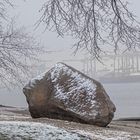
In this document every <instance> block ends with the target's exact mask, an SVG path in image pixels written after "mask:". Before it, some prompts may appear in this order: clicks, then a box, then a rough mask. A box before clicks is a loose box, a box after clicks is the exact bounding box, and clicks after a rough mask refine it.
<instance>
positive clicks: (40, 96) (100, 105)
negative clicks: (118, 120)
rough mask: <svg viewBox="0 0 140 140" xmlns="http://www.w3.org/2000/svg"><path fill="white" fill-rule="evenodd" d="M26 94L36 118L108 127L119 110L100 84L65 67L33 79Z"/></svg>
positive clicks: (64, 65) (59, 67)
mask: <svg viewBox="0 0 140 140" xmlns="http://www.w3.org/2000/svg"><path fill="white" fill-rule="evenodd" d="M23 92H24V94H25V96H26V99H27V102H28V104H29V111H30V114H31V116H32V117H33V118H39V117H48V118H53V119H62V120H69V121H76V122H80V123H88V124H93V125H98V126H107V125H108V124H109V123H110V122H111V120H112V118H113V116H114V112H115V110H116V108H115V106H114V104H113V103H112V101H111V100H110V98H109V96H108V95H107V93H106V92H105V90H104V88H103V86H102V85H101V84H100V83H99V82H97V81H96V80H94V79H92V78H89V77H88V76H86V75H85V74H83V73H81V72H79V71H78V70H76V69H74V68H72V67H70V66H68V65H66V64H64V63H57V64H56V65H55V66H54V67H53V68H52V69H51V70H49V71H48V72H46V73H44V74H42V75H40V76H38V77H36V78H34V79H32V80H31V81H30V82H29V83H28V84H27V85H26V86H25V87H24V88H23Z"/></svg>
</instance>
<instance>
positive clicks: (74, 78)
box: [51, 63, 97, 116]
mask: <svg viewBox="0 0 140 140" xmlns="http://www.w3.org/2000/svg"><path fill="white" fill-rule="evenodd" d="M61 74H63V75H67V76H69V77H70V79H68V80H69V81H67V82H68V83H69V85H68V88H67V89H68V91H67V92H66V91H65V89H63V86H61V85H60V84H59V82H58V80H59V77H60V76H61ZM51 80H52V82H53V83H54V85H55V97H56V98H57V99H59V100H61V101H62V100H63V101H64V102H65V101H67V103H69V102H70V101H68V100H69V99H70V97H72V98H73V101H72V102H73V103H74V102H75V104H76V106H74V107H72V106H69V107H71V108H70V111H74V112H75V111H76V113H79V114H80V115H82V116H84V115H86V114H87V113H85V111H82V108H84V107H86V106H87V104H90V105H88V106H90V109H91V110H92V111H90V112H89V114H88V115H89V116H90V115H91V116H96V114H97V112H96V110H95V109H94V110H93V108H94V107H95V105H96V106H97V103H96V101H95V100H94V98H95V94H96V84H94V83H93V81H92V80H90V79H88V78H85V77H84V76H82V74H80V73H78V72H77V71H73V70H72V69H70V68H69V67H67V65H65V64H62V63H57V64H56V65H55V67H54V68H53V69H52V70H51ZM80 91H81V92H80ZM73 93H75V95H74V94H73ZM81 93H83V95H82V94H81ZM84 93H86V95H84ZM78 94H79V95H78ZM80 96H83V100H84V103H86V104H83V106H81V104H79V106H78V102H79V100H80V98H81V97H80ZM67 103H66V102H65V104H67Z"/></svg>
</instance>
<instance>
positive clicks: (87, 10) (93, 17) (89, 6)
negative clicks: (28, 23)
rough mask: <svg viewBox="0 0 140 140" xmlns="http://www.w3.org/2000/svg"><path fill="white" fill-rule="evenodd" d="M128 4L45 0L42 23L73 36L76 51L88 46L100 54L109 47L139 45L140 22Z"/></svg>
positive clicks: (109, 0)
mask: <svg viewBox="0 0 140 140" xmlns="http://www.w3.org/2000/svg"><path fill="white" fill-rule="evenodd" d="M127 4H128V3H127V2H123V0H46V3H45V4H44V5H43V7H42V9H41V12H42V17H41V18H40V20H39V24H40V23H42V22H44V23H45V24H46V28H47V29H50V30H54V31H56V32H57V33H58V35H59V36H62V37H63V36H64V35H71V36H73V37H74V39H76V43H75V44H74V46H75V47H76V51H77V50H79V49H86V50H88V52H89V53H91V54H92V55H93V56H94V57H96V58H99V57H100V53H101V52H104V50H105V52H106V51H107V50H109V48H107V49H106V47H110V46H111V48H113V49H114V50H115V51H116V50H118V49H121V48H124V49H125V50H131V49H136V48H139V46H140V36H139V35H140V34H139V32H140V28H139V23H138V22H137V21H136V20H135V16H134V15H133V14H132V13H131V12H130V11H129V10H128V6H127ZM105 46H106V47H105Z"/></svg>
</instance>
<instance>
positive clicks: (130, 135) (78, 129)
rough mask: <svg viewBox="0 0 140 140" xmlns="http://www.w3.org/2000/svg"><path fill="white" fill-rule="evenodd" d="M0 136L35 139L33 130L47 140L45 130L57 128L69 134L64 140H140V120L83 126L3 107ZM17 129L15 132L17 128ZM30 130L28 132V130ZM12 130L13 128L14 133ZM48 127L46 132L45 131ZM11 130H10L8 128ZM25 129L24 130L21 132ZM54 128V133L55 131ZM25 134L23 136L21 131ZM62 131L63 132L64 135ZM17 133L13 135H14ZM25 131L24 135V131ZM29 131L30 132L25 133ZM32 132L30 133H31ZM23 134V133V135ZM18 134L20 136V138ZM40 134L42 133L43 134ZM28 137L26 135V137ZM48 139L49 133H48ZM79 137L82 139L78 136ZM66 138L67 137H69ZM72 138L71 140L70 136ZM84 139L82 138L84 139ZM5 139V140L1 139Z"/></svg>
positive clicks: (0, 111)
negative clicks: (104, 126) (101, 125)
mask: <svg viewBox="0 0 140 140" xmlns="http://www.w3.org/2000/svg"><path fill="white" fill-rule="evenodd" d="M0 126H1V127H0V134H1V135H0V136H1V137H3V136H5V139H8V138H9V139H11V137H13V135H14V136H16V133H17V135H18V137H15V139H19V140H20V139H21V140H22V139H25V138H24V137H25V136H28V135H29V136H30V137H31V138H30V139H36V138H37V137H35V136H32V134H33V132H32V131H33V130H34V131H35V132H36V134H37V133H39V134H38V135H37V136H39V135H42V134H44V137H43V136H42V137H39V138H37V139H40V140H46V139H47V138H46V136H45V133H44V132H43V131H44V130H45V129H46V130H49V134H50V128H48V126H49V127H50V126H51V128H52V127H55V128H57V131H58V130H59V129H60V130H61V129H62V130H63V131H64V132H65V131H66V132H68V134H70V136H69V135H66V134H67V133H66V132H65V133H66V134H65V135H62V136H61V139H64V140H65V139H68V138H71V136H73V135H75V134H77V138H75V139H77V140H78V139H79V136H80V139H81V140H82V139H91V140H92V139H93V140H139V139H140V121H139V118H137V119H133V118H129V119H128V118H125V119H120V120H113V121H112V122H111V123H110V124H109V125H108V127H106V128H103V127H97V126H93V125H88V124H80V123H75V122H68V121H63V120H54V119H48V118H39V119H32V118H31V116H30V114H29V112H28V110H27V109H25V108H14V107H4V106H1V107H0ZM17 126H18V128H17V130H18V132H16V131H17V130H16V127H17ZM23 126H24V129H23ZM29 126H30V130H27V128H28V129H29ZM9 127H12V128H13V130H11V129H10V128H9ZM34 127H35V128H34ZM44 127H45V129H43V128H44ZM8 128H9V129H8ZM21 128H22V129H21ZM55 128H53V130H55ZM20 129H21V131H22V133H20V132H19V131H20ZM62 130H61V132H62ZM13 131H14V133H13ZM24 131H25V132H24ZM26 131H28V133H27V132H26ZM30 131H31V132H30ZM23 132H24V133H23ZM19 133H20V134H21V136H19ZM40 133H41V134H40ZM25 134H26V135H25ZM46 135H47V136H49V135H48V134H46ZM78 135H79V136H78ZM66 136H67V137H66ZM68 136H69V137H68ZM81 136H82V137H81ZM55 138H56V136H54V135H53V138H52V137H51V138H50V139H49V138H48V139H47V140H51V139H54V140H55ZM0 139H2V138H0ZM3 139H4V137H3Z"/></svg>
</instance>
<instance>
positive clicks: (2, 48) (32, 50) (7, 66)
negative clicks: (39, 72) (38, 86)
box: [0, 0, 41, 86]
mask: <svg viewBox="0 0 140 140" xmlns="http://www.w3.org/2000/svg"><path fill="white" fill-rule="evenodd" d="M7 6H13V5H12V3H11V1H10V0H1V1H0V85H7V86H9V83H10V84H14V83H15V82H16V84H17V83H22V82H23V80H24V79H25V77H26V76H28V75H27V74H29V73H28V72H29V68H30V66H29V64H30V62H31V61H30V60H37V58H36V57H37V56H36V55H37V53H39V52H41V48H39V47H38V43H36V42H35V40H34V38H33V37H32V36H31V35H29V34H28V33H27V32H26V29H25V28H23V27H22V28H16V26H15V21H14V20H11V22H10V23H9V21H10V20H9V18H8V16H7V13H6V7H7ZM6 24H7V25H6Z"/></svg>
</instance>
